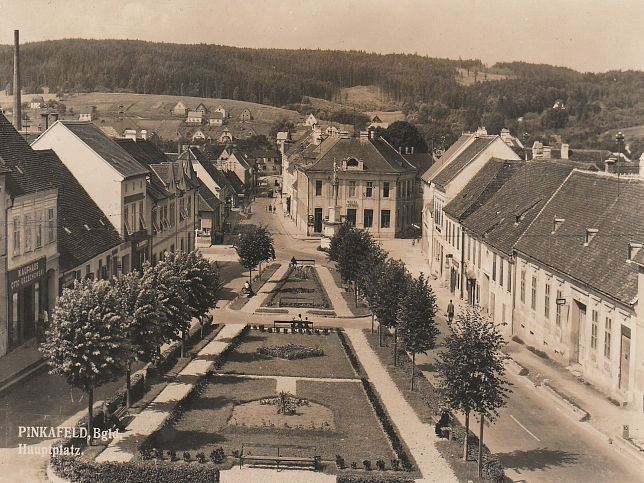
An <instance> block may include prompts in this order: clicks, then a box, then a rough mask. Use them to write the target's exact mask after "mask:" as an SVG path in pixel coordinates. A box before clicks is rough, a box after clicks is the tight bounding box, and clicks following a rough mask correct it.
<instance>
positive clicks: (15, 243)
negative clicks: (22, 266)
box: [13, 216, 21, 255]
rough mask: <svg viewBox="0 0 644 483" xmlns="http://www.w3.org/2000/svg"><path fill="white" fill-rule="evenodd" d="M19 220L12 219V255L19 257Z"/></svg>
mask: <svg viewBox="0 0 644 483" xmlns="http://www.w3.org/2000/svg"><path fill="white" fill-rule="evenodd" d="M20 248H21V247H20V218H18V217H17V216H16V217H14V219H13V254H14V255H20Z"/></svg>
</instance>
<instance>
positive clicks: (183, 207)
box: [179, 198, 186, 251]
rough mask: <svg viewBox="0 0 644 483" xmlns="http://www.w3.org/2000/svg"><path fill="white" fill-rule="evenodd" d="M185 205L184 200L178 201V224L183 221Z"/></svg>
mask: <svg viewBox="0 0 644 483" xmlns="http://www.w3.org/2000/svg"><path fill="white" fill-rule="evenodd" d="M185 203H186V200H184V199H183V198H181V199H180V200H179V221H180V222H181V221H183V219H184V218H185V214H186V210H185ZM182 251H183V250H182Z"/></svg>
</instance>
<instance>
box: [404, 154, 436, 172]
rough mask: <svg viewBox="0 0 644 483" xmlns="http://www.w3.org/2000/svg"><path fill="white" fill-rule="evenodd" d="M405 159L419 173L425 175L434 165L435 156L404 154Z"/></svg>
mask: <svg viewBox="0 0 644 483" xmlns="http://www.w3.org/2000/svg"><path fill="white" fill-rule="evenodd" d="M403 157H404V158H405V159H406V160H407V161H408V162H409V163H410V164H411V165H412V166H413V167H414V168H416V169H417V170H418V173H420V174H423V173H425V171H427V170H428V169H429V168H431V166H432V164H434V156H432V153H414V154H403Z"/></svg>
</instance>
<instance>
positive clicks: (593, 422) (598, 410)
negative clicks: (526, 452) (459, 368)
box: [382, 239, 644, 458]
mask: <svg viewBox="0 0 644 483" xmlns="http://www.w3.org/2000/svg"><path fill="white" fill-rule="evenodd" d="M382 245H383V248H385V249H386V250H388V251H389V256H390V257H392V258H400V259H401V260H402V261H403V262H404V263H405V264H406V265H407V268H408V270H410V272H411V273H412V274H415V275H417V274H418V273H420V272H421V271H422V272H423V273H425V274H426V275H427V274H429V273H430V271H429V263H428V262H427V260H426V259H425V258H424V256H423V254H422V252H421V248H420V244H418V243H416V244H415V246H412V245H411V240H401V239H394V240H382ZM429 280H430V285H431V287H432V290H433V291H434V294H435V295H436V303H437V305H438V308H439V314H440V315H441V317H440V319H443V318H444V317H446V315H447V314H446V309H447V304H448V303H449V301H450V300H452V301H453V303H454V306H455V309H456V312H458V310H459V308H461V307H464V306H465V305H467V303H466V302H465V301H464V300H461V299H460V298H459V294H458V293H451V292H450V291H449V288H447V287H441V286H440V284H439V282H438V281H437V280H434V279H433V278H431V277H430V279H429ZM506 353H507V354H508V355H509V356H510V357H511V359H512V360H514V361H515V362H517V363H518V364H519V365H521V366H522V367H525V368H526V369H528V371H529V375H528V377H529V378H530V380H531V381H532V382H533V383H535V384H537V385H540V384H542V383H543V382H547V384H548V385H549V386H550V387H552V388H553V389H554V390H555V391H554V392H555V393H560V394H564V395H565V396H566V397H567V398H569V399H570V400H571V401H573V402H574V403H575V405H577V406H579V407H580V408H581V409H583V410H584V411H586V412H588V413H589V414H590V418H589V419H588V421H587V422H588V424H589V425H590V426H592V428H594V429H595V430H597V431H598V432H599V433H600V434H602V435H603V436H605V438H606V440H609V441H614V442H617V443H620V442H622V443H623V444H622V446H624V445H628V444H629V443H626V442H624V440H623V439H622V438H621V435H622V426H623V425H625V424H627V425H628V426H629V431H630V437H631V439H632V440H633V441H634V442H636V443H637V444H638V445H640V446H644V414H642V413H640V412H638V411H636V410H633V409H632V408H630V407H628V406H626V407H619V406H616V405H614V404H613V403H611V402H610V401H609V400H608V398H607V397H606V396H605V395H604V394H602V393H601V392H600V391H599V390H597V389H595V388H594V387H593V386H590V385H587V384H585V383H583V382H581V381H579V380H578V379H577V378H576V377H575V376H574V375H572V374H571V373H570V372H569V371H568V370H567V369H566V368H565V367H563V366H560V365H558V364H556V363H555V362H553V361H549V360H545V359H542V358H541V357H539V356H537V355H536V354H534V353H533V352H531V351H529V350H528V349H527V348H526V347H525V346H523V345H521V344H519V343H517V342H514V341H513V340H511V339H509V341H508V344H507V346H506ZM555 393H553V394H551V396H552V397H553V398H559V399H560V400H561V401H562V402H563V403H564V404H568V405H569V403H568V402H566V401H565V399H564V398H561V397H560V396H557V394H555ZM571 417H572V416H571ZM642 457H643V458H644V453H643V454H642Z"/></svg>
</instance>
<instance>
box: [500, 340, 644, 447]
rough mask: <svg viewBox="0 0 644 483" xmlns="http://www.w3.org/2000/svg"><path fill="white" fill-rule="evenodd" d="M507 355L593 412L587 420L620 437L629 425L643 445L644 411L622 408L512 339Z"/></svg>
mask: <svg viewBox="0 0 644 483" xmlns="http://www.w3.org/2000/svg"><path fill="white" fill-rule="evenodd" d="M506 352H507V353H508V355H509V356H510V357H511V358H512V359H513V360H514V361H515V362H517V363H518V364H519V365H520V366H522V367H524V368H526V369H528V371H529V374H528V375H527V377H528V378H529V379H530V380H531V381H532V382H534V383H535V384H537V385H539V384H542V383H544V382H547V383H548V385H550V386H551V387H553V388H554V389H556V390H557V392H560V393H562V394H564V395H566V397H568V398H569V399H570V400H572V401H574V402H575V404H576V405H578V406H579V407H581V408H582V409H583V410H585V411H587V412H588V413H589V414H590V419H589V420H588V423H589V424H590V425H591V426H593V427H594V428H595V429H597V430H598V431H600V432H601V433H602V434H604V435H605V436H606V437H607V438H612V439H616V438H619V437H621V434H622V426H623V425H625V424H627V425H628V426H629V431H630V436H631V438H632V439H633V440H634V441H636V442H638V444H639V445H640V446H642V445H643V444H644V414H642V413H640V412H638V411H636V410H634V409H633V408H630V407H628V406H625V407H619V406H616V405H614V404H613V403H611V402H610V401H609V400H608V398H607V397H606V396H605V395H604V394H602V393H601V392H600V391H599V390H597V389H595V388H594V387H593V386H590V385H586V384H584V383H581V382H580V381H579V380H578V379H577V378H576V377H575V376H574V375H572V374H571V373H570V372H569V371H568V370H567V369H566V368H565V367H561V366H559V365H558V364H556V363H555V362H552V361H549V360H545V359H542V358H541V357H539V356H537V355H536V354H534V353H532V352H530V351H529V350H527V349H526V348H525V346H522V345H521V344H519V343H517V342H514V341H512V340H511V341H510V342H509V343H508V345H507V346H506Z"/></svg>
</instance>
